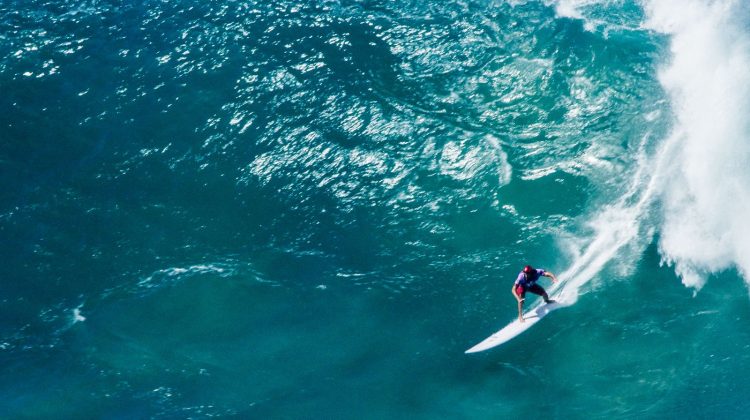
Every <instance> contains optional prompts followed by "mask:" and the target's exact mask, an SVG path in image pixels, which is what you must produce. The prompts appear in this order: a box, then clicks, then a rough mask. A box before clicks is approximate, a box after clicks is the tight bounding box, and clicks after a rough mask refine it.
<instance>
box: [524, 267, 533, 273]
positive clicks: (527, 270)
mask: <svg viewBox="0 0 750 420" xmlns="http://www.w3.org/2000/svg"><path fill="white" fill-rule="evenodd" d="M523 272H524V273H526V274H531V273H533V272H534V267H532V266H530V265H527V266H526V267H524V268H523Z"/></svg>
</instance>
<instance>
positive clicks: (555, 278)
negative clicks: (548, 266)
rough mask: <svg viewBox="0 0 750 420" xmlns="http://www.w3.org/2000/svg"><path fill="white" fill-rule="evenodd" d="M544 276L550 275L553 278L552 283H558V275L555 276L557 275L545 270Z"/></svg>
mask: <svg viewBox="0 0 750 420" xmlns="http://www.w3.org/2000/svg"><path fill="white" fill-rule="evenodd" d="M544 277H549V278H551V279H552V283H557V277H555V275H554V274H553V273H551V272H549V271H545V272H544Z"/></svg>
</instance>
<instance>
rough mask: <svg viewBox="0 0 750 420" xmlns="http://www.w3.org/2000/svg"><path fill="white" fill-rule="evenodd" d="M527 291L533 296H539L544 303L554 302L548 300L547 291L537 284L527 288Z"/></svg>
mask: <svg viewBox="0 0 750 420" xmlns="http://www.w3.org/2000/svg"><path fill="white" fill-rule="evenodd" d="M528 290H529V292H531V293H533V294H535V295H539V296H541V297H542V298H543V299H544V302H545V303H551V302H554V301H553V300H550V298H549V296H548V295H547V291H545V290H544V288H543V287H542V286H540V285H538V284H535V285H533V286H531V287H529V289H528Z"/></svg>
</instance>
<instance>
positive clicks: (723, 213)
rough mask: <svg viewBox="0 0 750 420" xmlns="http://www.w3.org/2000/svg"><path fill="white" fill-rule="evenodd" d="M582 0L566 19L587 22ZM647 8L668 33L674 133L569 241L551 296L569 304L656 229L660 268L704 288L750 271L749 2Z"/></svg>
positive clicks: (651, 22) (646, 146)
mask: <svg viewBox="0 0 750 420" xmlns="http://www.w3.org/2000/svg"><path fill="white" fill-rule="evenodd" d="M584 3H585V4H588V3H590V2H569V1H566V2H560V5H562V6H565V7H558V14H559V15H563V16H565V17H573V18H581V19H585V17H583V16H582V15H581V14H580V12H578V11H577V10H578V9H576V8H574V6H576V5H581V4H584ZM560 10H562V11H566V10H567V11H566V12H565V13H562V12H561V11H560ZM574 11H575V13H574ZM644 11H645V13H646V16H645V18H646V20H645V23H644V25H643V26H642V28H643V29H645V30H650V31H653V32H655V33H656V34H665V35H668V36H669V37H670V52H671V54H670V57H669V60H668V61H667V62H666V63H665V64H664V65H663V67H662V68H661V69H660V72H659V82H660V84H661V85H662V87H663V89H664V91H665V93H666V94H667V96H668V98H669V100H670V105H671V110H672V112H673V116H672V119H673V121H672V129H671V131H670V132H669V133H668V134H667V136H666V137H664V138H662V139H660V140H659V141H658V142H657V143H656V144H655V145H653V146H652V145H651V144H650V143H651V141H652V140H653V139H651V138H650V135H649V134H647V135H646V136H644V138H643V139H642V141H641V145H640V146H641V147H640V149H639V152H638V154H637V157H636V159H635V162H636V170H635V171H634V172H633V175H632V179H631V180H630V184H629V187H628V190H627V191H626V192H625V193H624V194H623V196H622V197H621V198H620V199H619V200H617V201H616V202H614V203H612V204H610V205H607V206H605V207H604V209H602V210H600V211H598V212H597V213H596V214H595V215H594V216H592V217H590V218H589V219H588V220H589V222H588V223H587V228H588V229H587V230H588V231H589V232H590V235H588V236H586V237H579V236H571V237H568V238H565V239H563V240H562V243H561V247H562V248H563V249H564V250H566V251H567V253H568V254H569V258H570V259H571V260H572V261H574V263H573V264H572V265H570V266H569V267H568V268H567V269H566V270H565V271H564V272H563V273H561V274H560V276H559V277H560V279H561V282H560V283H558V285H557V286H556V287H555V288H554V289H552V293H553V294H554V295H555V296H557V298H558V299H560V300H561V301H563V302H566V303H573V302H575V300H576V299H577V296H578V293H579V290H580V289H581V288H582V286H584V285H585V284H587V283H588V282H589V281H591V280H592V279H593V278H595V277H596V276H597V275H598V274H599V273H600V272H601V271H602V269H603V268H604V267H605V266H606V265H607V264H609V263H610V262H611V261H613V259H615V257H616V256H618V255H621V254H622V250H623V248H624V247H631V248H632V249H631V250H632V251H633V252H634V253H627V254H626V257H625V258H630V257H632V258H635V255H636V253H639V252H642V250H643V249H645V247H646V246H647V245H648V244H649V243H651V242H652V239H653V237H654V234H655V232H658V234H659V243H658V245H659V252H660V254H661V257H662V263H664V264H667V265H670V266H673V267H674V269H675V272H676V274H677V275H678V276H679V277H680V278H681V280H682V282H683V284H685V285H686V286H688V287H693V288H695V290H696V291H697V290H699V289H700V288H701V287H702V286H703V285H704V284H705V283H706V281H707V279H708V277H709V276H710V275H711V274H714V273H717V272H720V271H723V270H727V269H732V268H736V269H738V271H739V272H740V274H741V275H742V276H743V277H744V278H745V279H748V274H749V273H750V219H748V218H747V217H746V214H747V213H748V209H750V202H749V201H750V198H749V197H750V195H749V194H748V193H749V192H750V191H748V186H750V166H748V165H747V163H748V162H750V143H748V142H747V141H746V139H747V134H748V133H750V126H749V125H748V122H747V120H746V118H745V115H747V114H748V111H750V73H748V72H747V69H748V68H750V39H748V34H747V32H746V28H747V27H748V25H747V22H743V21H741V20H740V17H742V16H748V13H746V12H747V6H743V5H742V4H741V3H740V2H737V1H724V2H704V1H699V0H693V1H688V2H684V1H662V0H659V1H656V0H654V1H651V2H647V3H645V4H644ZM650 150H653V152H650ZM621 259H622V258H621Z"/></svg>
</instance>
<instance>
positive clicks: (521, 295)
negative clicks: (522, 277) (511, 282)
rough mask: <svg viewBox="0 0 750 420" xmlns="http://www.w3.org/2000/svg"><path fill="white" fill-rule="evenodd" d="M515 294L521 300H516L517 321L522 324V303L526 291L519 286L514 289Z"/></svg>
mask: <svg viewBox="0 0 750 420" xmlns="http://www.w3.org/2000/svg"><path fill="white" fill-rule="evenodd" d="M516 294H518V296H519V297H520V298H521V299H519V300H518V320H519V321H520V322H523V301H524V298H525V297H526V290H525V289H524V288H523V286H521V285H519V286H518V287H516Z"/></svg>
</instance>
